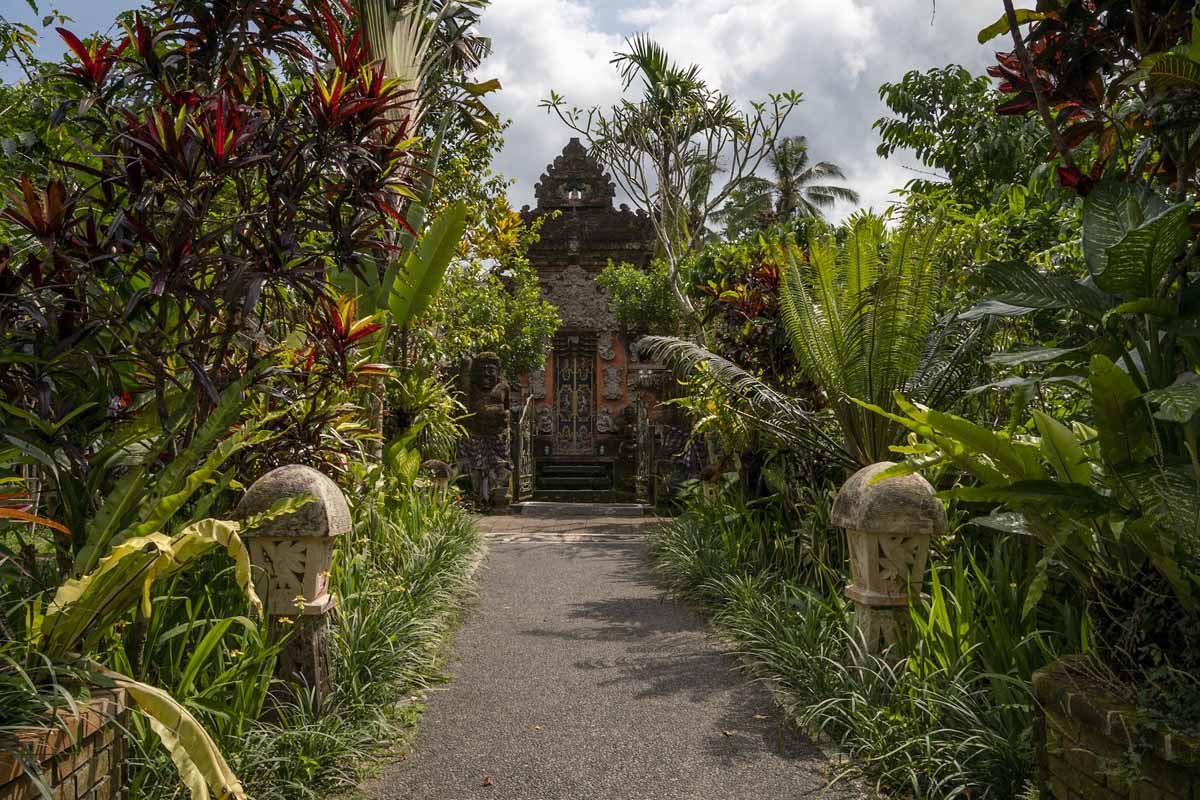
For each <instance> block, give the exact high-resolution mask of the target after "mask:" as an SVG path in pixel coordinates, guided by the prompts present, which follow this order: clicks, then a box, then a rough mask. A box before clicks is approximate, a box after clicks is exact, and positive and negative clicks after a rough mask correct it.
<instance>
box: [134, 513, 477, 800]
mask: <svg viewBox="0 0 1200 800" xmlns="http://www.w3.org/2000/svg"><path fill="white" fill-rule="evenodd" d="M351 511H352V516H353V526H352V530H351V531H350V532H349V533H348V534H346V535H345V536H343V537H341V539H340V540H339V541H338V545H337V551H336V553H335V557H334V565H333V568H332V570H331V574H330V579H331V586H332V591H333V592H334V593H335V594H336V595H337V598H338V609H337V612H336V615H335V617H334V620H333V625H332V630H331V637H330V659H331V662H332V666H333V669H334V675H335V682H334V688H333V692H332V694H331V695H330V697H328V698H326V700H325V701H324V702H323V703H321V704H320V705H319V706H318V704H317V703H316V702H315V700H314V697H313V694H312V692H311V691H310V690H309V689H308V688H306V687H302V686H282V685H281V684H280V683H279V682H278V681H277V680H276V679H274V678H273V677H272V675H273V671H274V666H275V655H276V654H277V653H278V650H279V647H280V644H281V643H280V642H278V641H268V640H267V639H266V634H265V630H264V629H263V628H262V627H261V626H260V624H259V623H258V622H252V621H251V620H249V619H244V618H229V617H221V616H220V615H219V614H216V613H215V610H216V609H219V608H220V607H221V606H220V604H221V602H222V595H223V593H224V592H225V591H227V590H228V589H227V587H226V586H225V583H226V580H227V576H225V575H223V574H221V573H212V574H204V572H203V570H201V571H200V572H199V573H198V574H197V575H195V576H191V577H190V578H189V579H188V583H187V584H186V585H185V584H182V583H181V584H178V585H177V586H175V587H174V588H173V591H171V592H168V593H167V594H166V596H165V597H164V598H162V599H161V600H160V601H159V602H158V603H156V611H155V616H154V618H153V619H152V620H151V623H150V626H149V627H150V632H149V634H148V636H147V639H146V645H145V657H144V659H143V660H144V661H145V663H147V664H151V665H154V666H153V667H152V669H154V670H155V674H156V678H157V680H159V681H160V682H161V684H162V685H166V686H173V687H175V691H176V692H178V694H177V696H179V697H180V698H181V699H183V700H184V702H185V704H186V705H188V707H189V708H190V709H191V710H192V711H193V713H196V714H197V716H199V717H201V718H202V719H204V720H205V723H206V725H207V726H208V730H210V731H213V732H214V736H216V737H217V738H218V741H219V743H220V745H221V747H222V750H223V751H224V752H225V753H226V754H227V756H228V758H229V762H230V765H231V766H232V767H233V768H234V769H235V770H236V771H237V774H238V776H239V777H240V778H241V780H242V782H243V784H244V785H245V787H246V790H247V792H248V793H249V795H250V796H251V797H253V798H254V800H318V799H319V798H326V797H329V796H330V795H332V794H335V793H337V792H340V791H345V790H348V789H350V788H352V787H354V786H355V785H357V784H358V783H359V782H360V781H361V780H362V778H363V777H364V775H365V771H366V769H367V768H368V767H369V765H370V763H371V761H372V758H373V756H376V755H378V754H379V753H380V752H381V750H382V748H384V747H387V746H389V745H391V744H392V743H393V742H395V741H396V740H397V739H400V738H402V736H403V735H404V731H405V730H406V729H407V728H411V726H412V725H413V724H415V722H416V720H417V719H418V718H419V713H420V706H418V705H415V704H410V703H406V702H403V701H404V699H405V698H408V697H409V696H410V695H412V694H413V692H416V691H420V690H421V689H423V688H426V687H428V686H430V685H431V684H433V683H435V682H437V681H438V680H440V679H441V674H440V670H439V658H440V651H441V648H442V645H443V644H444V642H445V641H446V637H447V636H448V635H449V633H450V632H451V630H452V628H453V625H454V621H455V619H456V612H457V610H458V608H459V606H460V603H461V602H462V600H463V599H464V598H465V597H466V596H467V594H468V592H469V586H470V576H471V571H472V567H473V564H474V561H475V558H476V555H477V553H478V550H479V547H480V538H479V535H478V533H477V531H476V529H475V526H474V524H473V522H472V521H471V518H470V516H469V515H468V514H467V513H466V512H465V511H464V510H462V509H461V508H459V507H457V506H454V505H451V504H449V503H446V502H443V501H441V500H438V499H436V498H434V497H432V496H429V495H426V494H421V493H419V492H414V491H409V490H404V491H401V492H397V493H388V492H385V491H380V492H377V493H372V494H369V495H367V496H365V497H362V498H359V499H357V500H352V508H351ZM189 676H191V677H190V679H189ZM139 724H140V723H139ZM139 733H145V734H147V735H149V733H148V732H146V731H140V730H139ZM147 741H149V739H147ZM137 767H138V768H137V770H136V775H135V777H134V785H133V794H132V796H133V797H140V798H168V797H170V798H174V797H182V796H184V793H182V789H181V788H180V786H179V784H178V781H177V780H175V778H174V775H173V772H172V771H171V769H170V765H169V764H167V763H166V762H165V760H164V759H162V758H160V757H158V756H157V755H156V753H155V752H154V751H153V750H151V749H150V748H146V749H145V753H144V755H142V756H141V757H140V758H138V759H137Z"/></svg>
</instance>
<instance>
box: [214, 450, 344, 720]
mask: <svg viewBox="0 0 1200 800" xmlns="http://www.w3.org/2000/svg"><path fill="white" fill-rule="evenodd" d="M306 496H307V497H312V498H314V499H313V500H312V501H310V502H308V503H305V504H304V505H302V506H300V507H299V508H297V509H296V510H294V511H291V512H289V513H287V514H281V515H279V516H275V517H272V518H270V519H268V520H267V521H265V522H263V523H262V524H260V525H258V526H256V527H253V528H248V529H246V530H244V531H243V532H242V535H243V536H244V537H245V538H246V542H247V544H248V545H249V548H250V560H251V562H252V563H253V565H254V568H255V584H256V588H257V590H258V594H259V596H260V597H261V598H262V599H263V603H264V607H265V609H266V613H267V615H268V616H269V617H270V622H271V630H272V632H273V633H282V632H287V633H289V634H290V636H289V638H288V641H287V645H286V647H285V649H284V651H283V652H282V653H280V656H279V664H278V667H277V669H278V671H279V674H280V677H283V678H285V679H287V680H290V681H294V682H297V683H300V684H303V685H305V686H308V687H312V688H313V689H314V691H315V692H316V696H317V700H318V702H320V701H322V700H324V698H325V697H326V696H328V694H329V692H330V691H331V690H332V688H333V674H332V669H331V666H330V663H329V649H328V638H329V614H330V612H331V611H333V609H334V607H335V606H336V599H335V598H334V597H333V595H331V594H329V568H330V566H331V564H332V561H333V546H334V537H336V536H341V535H342V534H344V533H346V532H347V531H348V530H350V509H349V508H348V507H347V505H346V498H345V497H344V496H343V495H342V491H341V489H339V488H338V486H337V484H336V483H334V482H333V481H332V480H330V479H329V478H328V477H326V476H325V475H323V474H321V473H320V472H318V471H317V470H315V469H312V468H311V467H304V466H299V465H296V464H293V465H290V466H286V467H280V468H278V469H275V470H272V471H271V472H268V473H267V474H266V475H264V476H263V477H261V478H259V479H258V480H257V481H255V482H254V485H253V486H251V487H250V489H249V490H248V491H247V492H246V495H245V497H243V498H242V501H241V503H239V504H238V508H237V516H238V518H239V519H249V518H251V517H255V516H257V515H260V514H264V513H265V512H267V511H268V509H270V508H271V506H272V505H274V504H275V503H277V502H279V501H281V500H287V499H292V498H300V497H306Z"/></svg>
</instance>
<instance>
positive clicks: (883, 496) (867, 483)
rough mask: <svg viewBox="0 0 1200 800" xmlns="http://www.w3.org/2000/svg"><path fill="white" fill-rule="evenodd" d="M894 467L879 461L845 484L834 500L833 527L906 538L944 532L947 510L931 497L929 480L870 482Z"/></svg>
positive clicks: (904, 478)
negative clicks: (901, 535)
mask: <svg viewBox="0 0 1200 800" xmlns="http://www.w3.org/2000/svg"><path fill="white" fill-rule="evenodd" d="M894 466H895V464H893V463H892V462H891V461H881V462H879V463H878V464H872V465H871V466H869V467H863V468H862V469H860V470H859V471H858V472H856V473H854V474H853V475H852V476H851V477H850V480H848V481H846V483H845V484H844V485H843V486H842V488H841V491H839V492H838V494H837V499H836V500H834V501H833V517H832V522H833V524H834V526H835V527H838V528H845V529H847V530H852V531H864V532H869V533H884V534H903V535H907V536H912V535H919V534H924V535H927V536H933V535H935V534H939V533H944V532H945V531H946V527H947V523H946V508H945V506H943V505H942V502H941V501H940V500H938V499H937V498H936V497H935V496H934V490H933V487H932V486H930V485H929V481H927V480H925V479H924V478H922V477H921V476H920V475H904V476H902V477H895V478H885V479H884V480H881V481H879V482H877V483H872V482H871V481H872V480H873V479H874V478H875V476H876V475H878V474H880V473H881V472H883V471H884V470H886V469H888V468H889V467H894Z"/></svg>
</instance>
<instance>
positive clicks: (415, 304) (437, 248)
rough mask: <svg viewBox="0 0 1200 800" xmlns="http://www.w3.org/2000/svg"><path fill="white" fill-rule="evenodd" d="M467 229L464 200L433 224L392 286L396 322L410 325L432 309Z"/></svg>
mask: <svg viewBox="0 0 1200 800" xmlns="http://www.w3.org/2000/svg"><path fill="white" fill-rule="evenodd" d="M466 228H467V206H466V204H465V203H463V202H458V203H455V204H454V205H452V206H450V207H449V208H447V209H446V210H445V211H443V212H442V214H441V216H439V217H438V218H437V220H436V221H435V222H434V223H433V224H432V225H430V226H429V230H428V231H426V232H425V235H424V236H422V237H421V244H420V246H419V247H418V248H417V249H416V250H415V251H413V252H411V253H410V254H409V257H408V260H407V261H406V262H405V265H404V269H403V271H402V272H401V273H400V274H399V275H398V276H397V277H396V282H395V284H394V285H393V286H392V294H391V297H390V298H389V301H388V307H389V308H390V309H391V312H392V322H393V323H394V324H396V325H399V326H400V327H407V326H408V325H409V323H411V322H412V321H413V320H415V319H417V318H418V317H420V316H421V314H423V313H424V312H425V310H426V309H427V308H429V304H430V303H432V302H433V298H434V296H435V295H436V294H437V291H438V289H440V288H441V285H442V281H443V280H444V279H445V277H446V269H447V268H448V267H449V266H450V261H451V259H453V258H454V252H455V250H456V249H457V247H458V243H459V241H460V240H461V239H462V235H463V232H464V231H465V230H466Z"/></svg>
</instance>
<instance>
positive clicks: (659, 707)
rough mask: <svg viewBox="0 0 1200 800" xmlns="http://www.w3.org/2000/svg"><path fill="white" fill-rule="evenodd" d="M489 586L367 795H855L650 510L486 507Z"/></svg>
mask: <svg viewBox="0 0 1200 800" xmlns="http://www.w3.org/2000/svg"><path fill="white" fill-rule="evenodd" d="M482 523H483V525H482V527H483V529H484V532H485V535H486V536H487V537H488V539H489V553H488V556H487V558H486V560H485V561H484V562H483V564H482V566H481V568H480V573H479V579H480V580H479V590H478V597H477V598H476V601H475V603H474V605H473V607H472V608H471V609H470V610H469V611H468V613H467V615H466V617H465V620H464V624H463V626H462V628H461V630H460V631H459V632H458V635H457V637H456V639H455V642H454V644H453V652H452V655H451V661H450V665H449V671H450V673H451V676H452V677H451V680H450V682H449V683H447V684H445V685H444V686H442V687H439V688H438V689H436V690H434V691H433V692H431V693H430V697H429V705H428V708H427V710H426V712H425V715H424V717H423V718H422V721H421V726H420V729H419V732H418V733H417V736H416V738H415V740H414V742H413V743H412V745H411V748H410V752H408V753H407V754H406V756H405V757H404V758H402V759H401V760H399V761H398V762H396V763H394V764H392V765H390V766H388V767H386V768H385V769H384V770H383V771H382V774H381V775H380V776H379V777H378V778H377V779H376V780H373V781H372V782H371V783H369V784H368V785H365V786H364V787H363V790H364V792H365V794H366V795H367V797H369V798H371V799H372V800H477V799H482V798H494V799H500V798H503V799H504V800H676V799H678V800H685V799H686V800H729V799H730V798H755V799H756V800H765V799H773V798H821V799H822V800H832V798H838V799H839V800H841V799H842V798H849V797H858V796H859V795H858V794H857V793H852V792H851V790H850V789H849V788H848V787H845V786H844V785H842V784H838V785H836V786H835V787H833V788H827V784H828V777H829V775H830V774H831V769H830V767H829V765H828V762H827V761H826V758H825V756H824V755H823V754H822V753H821V751H820V750H818V749H817V748H816V747H814V746H813V745H812V744H811V743H809V742H807V741H806V740H805V739H804V738H802V737H800V736H799V735H797V734H796V733H795V732H794V731H793V730H792V729H790V728H789V727H788V726H786V725H784V724H783V722H782V720H781V718H780V714H779V712H778V711H777V710H776V709H775V708H774V707H773V705H772V703H771V701H770V698H769V697H768V695H767V693H766V691H765V690H764V689H763V688H762V687H760V686H757V685H754V684H751V683H749V682H748V681H747V679H746V677H745V675H744V674H742V673H739V672H738V671H737V670H736V661H735V659H734V658H733V657H732V656H730V655H729V654H728V653H726V652H724V651H723V650H722V648H721V647H720V646H719V644H718V643H717V642H715V641H714V640H713V639H712V638H711V637H710V635H709V633H708V631H707V628H706V625H705V623H704V621H703V620H702V619H701V618H700V617H698V616H697V615H696V614H695V613H693V612H692V611H691V610H689V609H688V608H686V607H684V606H682V605H680V604H677V603H675V602H672V601H671V600H669V599H668V598H666V597H665V596H664V595H663V593H662V591H661V590H660V589H659V588H658V587H656V585H655V583H654V580H653V576H652V574H651V573H650V571H649V568H648V564H647V558H646V544H645V541H644V526H645V525H646V524H648V523H644V522H642V521H641V520H630V519H607V520H606V519H594V518H580V517H574V518H563V519H558V520H554V519H545V518H523V517H519V516H517V517H508V518H489V519H485V520H483V521H482Z"/></svg>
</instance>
